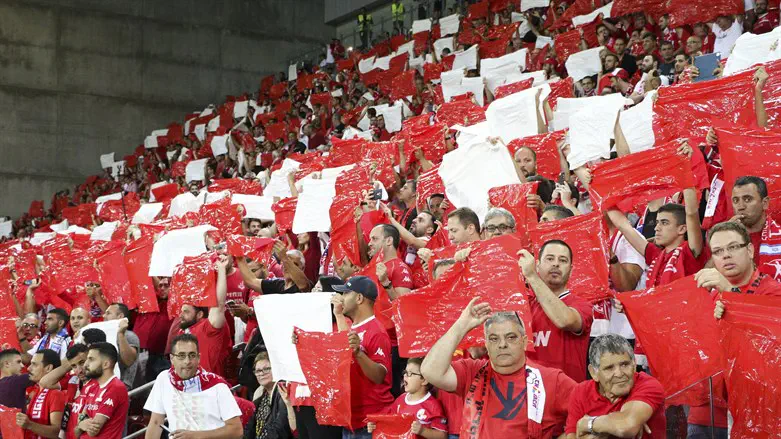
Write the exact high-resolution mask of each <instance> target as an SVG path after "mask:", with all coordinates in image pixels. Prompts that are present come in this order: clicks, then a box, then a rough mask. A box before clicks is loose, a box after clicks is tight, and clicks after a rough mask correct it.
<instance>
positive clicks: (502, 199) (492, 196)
mask: <svg viewBox="0 0 781 439" xmlns="http://www.w3.org/2000/svg"><path fill="white" fill-rule="evenodd" d="M537 186H539V182H536V181H535V182H533V183H523V184H520V183H519V184H508V185H506V186H498V187H494V188H491V189H489V190H488V202H490V203H491V205H492V206H494V207H501V208H504V209H507V210H508V211H510V213H511V214H513V217H514V218H515V230H516V232H517V233H518V234H519V235H521V236H523V237H524V243H528V239H529V235H528V231H529V230H530V229H531V228H533V227H535V226H536V225H537V210H536V209H533V208H530V207H527V206H526V196H527V195H530V194H536V193H537Z"/></svg>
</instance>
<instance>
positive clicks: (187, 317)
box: [179, 305, 198, 330]
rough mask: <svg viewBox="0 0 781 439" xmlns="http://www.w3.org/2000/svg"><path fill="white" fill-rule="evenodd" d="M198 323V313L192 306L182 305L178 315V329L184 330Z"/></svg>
mask: <svg viewBox="0 0 781 439" xmlns="http://www.w3.org/2000/svg"><path fill="white" fill-rule="evenodd" d="M197 322H198V311H197V310H196V309H195V307H194V306H192V305H182V311H181V312H180V313H179V328H180V329H182V330H185V329H187V328H189V327H190V326H192V325H194V324H196V323H197Z"/></svg>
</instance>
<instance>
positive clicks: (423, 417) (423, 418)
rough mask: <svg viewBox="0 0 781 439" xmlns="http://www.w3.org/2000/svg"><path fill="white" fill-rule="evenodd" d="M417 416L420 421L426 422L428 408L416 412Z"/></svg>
mask: <svg viewBox="0 0 781 439" xmlns="http://www.w3.org/2000/svg"><path fill="white" fill-rule="evenodd" d="M415 417H416V418H418V421H421V422H425V421H426V418H427V416H426V410H425V409H420V410H418V412H417V413H415Z"/></svg>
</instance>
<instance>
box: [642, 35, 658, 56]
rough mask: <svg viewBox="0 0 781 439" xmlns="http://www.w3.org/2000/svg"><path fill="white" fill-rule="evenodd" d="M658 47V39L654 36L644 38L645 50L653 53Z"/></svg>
mask: <svg viewBox="0 0 781 439" xmlns="http://www.w3.org/2000/svg"><path fill="white" fill-rule="evenodd" d="M654 49H656V41H655V40H654V39H653V38H643V51H644V52H645V53H651V52H653V51H654Z"/></svg>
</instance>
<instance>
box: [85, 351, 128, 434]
mask: <svg viewBox="0 0 781 439" xmlns="http://www.w3.org/2000/svg"><path fill="white" fill-rule="evenodd" d="M119 360H120V354H119V353H118V352H117V349H116V348H115V347H114V346H113V345H112V344H111V343H95V344H93V345H90V347H89V352H88V353H87V361H86V363H85V364H84V374H85V376H86V377H87V378H90V379H91V380H93V381H95V384H94V385H92V386H90V387H89V388H88V389H87V390H88V393H87V394H86V397H85V398H84V406H83V408H82V410H81V413H78V421H79V423H78V425H77V426H76V429H75V433H74V436H75V437H77V438H80V439H87V437H94V438H100V439H119V438H121V437H122V432H123V431H124V430H125V420H126V419H127V412H128V406H129V399H128V393H127V388H126V387H125V384H124V383H123V382H122V381H121V380H120V379H119V378H118V377H116V376H114V365H116V364H117V362H118V361H119ZM75 414H76V413H74V415H75Z"/></svg>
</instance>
